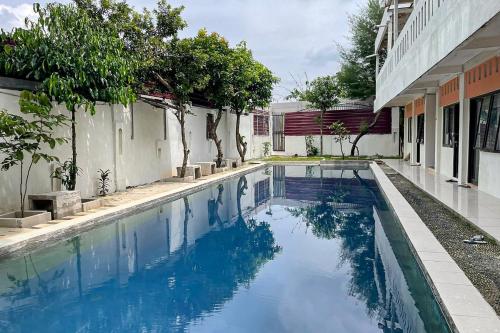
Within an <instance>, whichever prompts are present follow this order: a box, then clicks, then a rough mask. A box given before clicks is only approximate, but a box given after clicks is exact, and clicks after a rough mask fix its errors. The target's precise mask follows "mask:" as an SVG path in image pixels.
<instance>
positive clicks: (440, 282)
mask: <svg viewBox="0 0 500 333" xmlns="http://www.w3.org/2000/svg"><path fill="white" fill-rule="evenodd" d="M370 169H371V170H372V172H373V175H374V177H375V181H376V182H377V185H378V186H379V188H380V190H381V192H382V194H383V196H384V197H385V199H386V201H387V203H388V205H389V207H390V209H391V211H392V212H393V213H394V216H395V217H396V218H397V220H398V221H399V223H400V226H401V228H402V229H403V232H404V235H405V237H406V238H407V240H408V244H409V246H410V248H411V250H412V252H413V254H414V256H415V259H416V260H417V262H418V264H419V266H420V268H421V270H422V272H423V273H424V276H425V278H426V280H427V282H428V283H429V286H430V287H431V289H432V291H433V294H434V295H435V297H436V300H437V301H438V303H439V305H440V307H441V309H442V311H443V314H444V316H445V318H446V320H447V321H448V324H449V325H450V329H451V330H452V331H453V332H456V333H469V332H488V333H494V332H500V318H499V317H498V316H497V314H496V312H495V311H494V310H493V308H492V307H491V306H490V304H489V303H488V302H486V300H485V299H484V297H483V296H482V295H481V293H480V292H479V290H477V288H476V287H475V286H474V285H473V284H472V282H471V281H470V280H469V278H468V277H467V276H466V275H465V273H464V272H463V271H462V269H461V268H460V267H459V266H458V265H457V263H456V262H455V261H454V260H453V258H451V256H450V255H449V254H448V252H447V251H446V249H445V248H444V247H443V246H442V245H441V243H439V241H438V240H437V238H436V237H435V236H434V235H433V234H432V232H431V231H430V230H429V228H427V226H426V225H425V224H424V222H423V221H422V220H421V219H420V217H419V216H418V214H417V213H416V212H415V210H414V209H413V208H412V207H411V205H410V204H409V203H408V201H406V199H405V198H404V197H403V195H402V194H401V193H400V192H399V191H398V190H397V188H396V186H395V185H394V184H393V183H392V182H391V181H390V179H389V178H388V177H387V175H386V174H385V173H384V171H383V170H382V168H381V167H380V166H379V165H378V164H377V163H370ZM459 289H462V290H461V292H462V293H463V294H462V295H460V294H458V293H459V292H460V291H459ZM471 306H472V307H473V308H475V309H476V310H478V311H479V312H480V315H478V314H470V313H468V310H470V309H468V308H469V307H471Z"/></svg>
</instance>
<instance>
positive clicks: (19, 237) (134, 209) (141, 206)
mask: <svg viewBox="0 0 500 333" xmlns="http://www.w3.org/2000/svg"><path fill="white" fill-rule="evenodd" d="M268 166H270V165H269V164H268V163H250V164H248V165H244V166H242V167H239V168H238V169H233V170H231V171H227V172H224V173H218V174H215V175H212V176H211V177H209V178H206V179H201V180H200V179H198V180H196V181H195V182H194V183H182V184H179V185H180V187H179V188H176V189H172V190H168V191H165V192H162V193H157V194H154V195H151V196H148V197H145V198H143V199H139V200H135V201H132V202H128V203H124V204H121V205H118V206H115V207H109V209H106V210H103V211H98V212H95V213H91V214H88V215H84V216H80V217H75V218H74V219H71V220H65V221H63V222H60V223H57V224H51V225H50V226H47V227H45V228H42V229H30V232H24V233H16V234H14V235H12V236H11V237H9V238H8V239H4V240H1V241H0V259H1V258H6V257H11V256H19V255H23V254H26V253H29V252H31V251H34V250H37V249H41V248H44V247H48V246H50V245H53V244H54V243H56V242H58V241H61V240H64V239H68V238H69V237H73V236H74V235H77V234H79V233H82V232H85V231H89V230H92V229H94V228H96V227H97V226H100V225H104V224H106V223H111V222H113V221H115V220H116V219H119V218H123V217H126V216H129V215H133V214H137V213H138V212H142V211H145V210H148V209H150V208H152V207H154V206H157V205H159V204H162V203H165V202H168V201H171V200H176V199H179V198H181V197H183V196H185V195H189V194H192V193H195V192H198V191H200V190H202V189H205V188H207V187H209V186H211V185H213V184H215V183H218V182H221V181H224V180H228V179H231V178H234V177H237V176H240V175H242V174H247V173H250V172H252V171H257V170H259V169H262V168H265V167H268Z"/></svg>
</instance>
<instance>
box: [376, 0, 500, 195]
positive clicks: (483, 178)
mask: <svg viewBox="0 0 500 333" xmlns="http://www.w3.org/2000/svg"><path fill="white" fill-rule="evenodd" d="M384 5H385V11H384V16H383V18H382V22H381V23H380V25H378V26H377V27H376V28H377V29H378V34H377V39H376V43H375V55H376V58H377V73H376V80H377V93H376V100H375V111H379V110H382V109H383V108H386V107H392V108H394V109H400V108H404V118H405V119H404V146H403V147H404V148H403V149H404V155H405V157H406V158H408V159H409V161H410V163H412V164H413V165H420V166H421V167H425V168H432V169H434V170H435V171H436V173H438V174H441V175H444V176H446V177H449V178H450V179H454V180H456V181H457V182H458V183H460V184H470V185H474V186H478V188H479V190H482V191H484V192H487V193H489V194H492V195H494V196H497V197H500V177H497V172H498V170H500V140H499V127H500V126H499V125H500V1H498V0H483V1H480V2H478V1H473V0H416V1H408V0H399V1H398V0H387V1H385V2H384Z"/></svg>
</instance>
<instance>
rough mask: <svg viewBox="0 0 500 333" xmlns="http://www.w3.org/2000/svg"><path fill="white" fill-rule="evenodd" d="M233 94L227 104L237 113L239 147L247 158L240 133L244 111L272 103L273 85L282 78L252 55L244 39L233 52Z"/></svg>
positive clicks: (231, 64) (231, 84)
mask: <svg viewBox="0 0 500 333" xmlns="http://www.w3.org/2000/svg"><path fill="white" fill-rule="evenodd" d="M229 71H230V89H229V92H230V98H229V103H228V106H229V108H230V109H231V111H233V112H234V113H235V114H236V137H235V139H236V148H237V150H238V153H239V155H240V158H241V161H242V162H243V161H245V155H246V152H247V142H246V141H245V138H244V137H243V136H242V135H241V134H240V121H241V116H242V115H243V114H244V113H247V112H250V111H252V110H254V109H255V108H265V107H267V106H268V105H269V103H271V100H272V92H273V86H274V85H275V84H276V83H277V82H278V81H279V79H278V78H277V77H275V76H274V75H273V73H272V72H271V71H270V70H269V69H268V68H267V67H266V66H264V65H263V64H261V63H260V62H258V61H256V60H255V59H254V58H253V55H252V51H250V49H248V48H247V45H246V43H245V42H241V43H239V44H238V45H237V46H236V47H235V48H234V49H233V51H232V52H231V59H230V67H229Z"/></svg>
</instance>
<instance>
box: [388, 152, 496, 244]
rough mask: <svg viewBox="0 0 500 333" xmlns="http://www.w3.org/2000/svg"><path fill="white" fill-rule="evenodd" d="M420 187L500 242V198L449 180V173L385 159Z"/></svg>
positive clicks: (390, 165)
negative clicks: (440, 172)
mask: <svg viewBox="0 0 500 333" xmlns="http://www.w3.org/2000/svg"><path fill="white" fill-rule="evenodd" d="M383 161H384V162H385V164H387V165H388V166H389V167H391V168H393V169H394V170H396V171H397V172H398V173H400V174H401V175H402V176H403V177H405V178H407V179H408V180H409V181H411V182H412V183H413V184H415V185H416V186H417V187H419V188H420V189H422V190H424V191H425V192H427V193H428V194H430V195H431V196H433V197H434V198H436V199H437V200H439V201H441V202H442V203H443V204H445V205H446V206H448V207H449V208H451V209H452V210H453V211H455V212H456V213H458V214H460V215H461V216H463V217H464V218H466V219H467V220H469V221H470V222H471V223H472V224H474V225H476V226H477V227H478V228H479V229H481V230H483V231H484V232H485V233H486V234H488V235H489V236H490V237H492V238H494V239H495V240H496V241H497V242H498V243H499V244H500V199H499V198H496V197H494V196H492V195H489V194H487V193H484V192H482V191H479V190H477V188H475V187H473V188H463V187H459V186H458V184H457V183H449V182H447V180H448V179H449V177H445V176H442V175H438V174H436V173H435V172H434V170H432V169H425V168H423V167H419V166H410V164H409V162H405V161H403V160H383Z"/></svg>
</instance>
